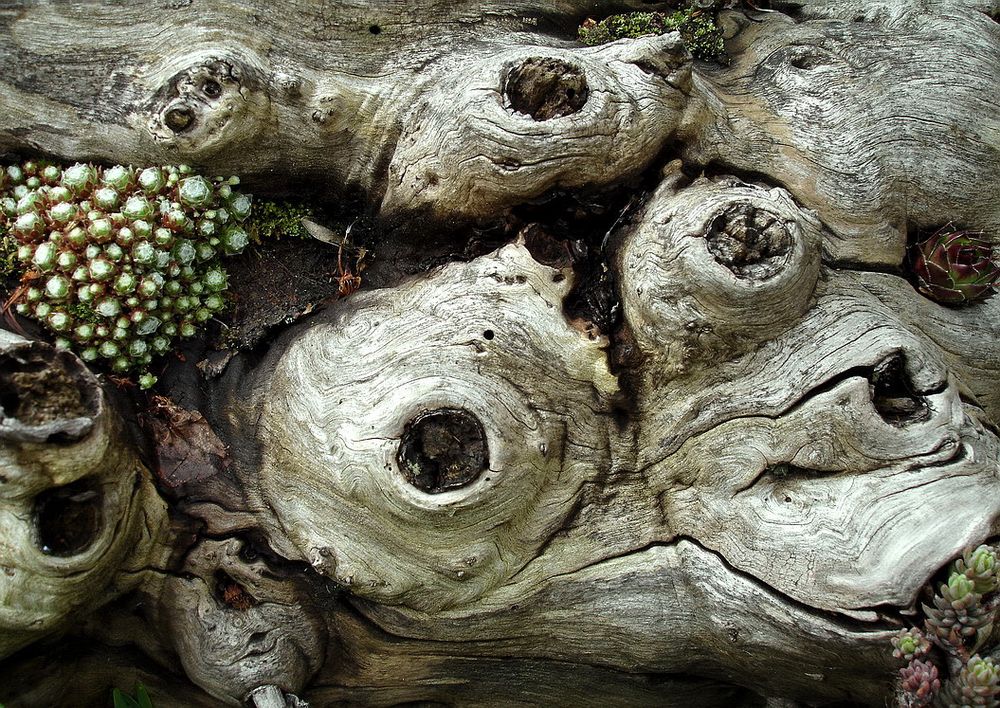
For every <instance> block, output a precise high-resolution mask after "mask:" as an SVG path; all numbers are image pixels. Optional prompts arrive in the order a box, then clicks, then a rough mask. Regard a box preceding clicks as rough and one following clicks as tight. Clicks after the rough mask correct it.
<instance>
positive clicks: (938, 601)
mask: <svg viewBox="0 0 1000 708" xmlns="http://www.w3.org/2000/svg"><path fill="white" fill-rule="evenodd" d="M975 590H976V584H975V582H974V581H973V580H970V579H969V578H968V577H966V576H965V574H964V573H957V572H954V573H952V574H951V576H950V577H949V578H948V582H947V584H942V585H941V586H940V591H939V592H938V593H937V594H935V596H934V599H933V602H934V607H928V606H927V605H924V606H923V609H924V615H925V617H926V620H925V622H924V626H925V628H926V629H927V633H928V635H929V636H931V638H932V639H934V640H935V641H936V642H937V644H938V645H939V646H941V647H942V648H943V649H945V650H947V651H949V652H951V653H953V654H958V655H960V654H962V653H963V652H964V651H965V649H966V645H967V644H969V643H971V644H972V646H973V650H974V649H975V648H976V647H978V645H979V643H980V642H981V640H982V639H984V638H985V636H986V635H988V634H989V632H990V630H991V629H992V627H993V617H994V614H995V613H994V611H993V610H992V609H990V608H987V607H985V606H984V605H983V603H982V595H981V594H979V593H977V592H976V591H975Z"/></svg>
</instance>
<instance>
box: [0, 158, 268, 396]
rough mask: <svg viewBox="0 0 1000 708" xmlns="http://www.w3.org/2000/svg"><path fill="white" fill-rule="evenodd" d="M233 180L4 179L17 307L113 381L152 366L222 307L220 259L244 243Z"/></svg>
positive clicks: (88, 172)
mask: <svg viewBox="0 0 1000 708" xmlns="http://www.w3.org/2000/svg"><path fill="white" fill-rule="evenodd" d="M238 183H239V180H238V179H237V178H235V177H231V178H228V179H226V178H222V177H215V178H213V179H207V178H205V177H202V176H200V175H196V174H193V173H192V171H191V169H190V168H189V167H187V166H186V165H180V166H167V167H149V168H146V169H136V168H133V167H122V166H115V167H108V168H102V167H98V166H94V165H90V164H80V163H78V164H75V165H73V166H72V167H68V168H66V169H65V170H63V169H61V168H60V167H57V166H55V165H51V164H46V163H43V162H26V163H24V164H22V165H12V166H9V167H7V168H6V170H4V171H2V172H0V230H2V231H3V232H5V233H7V234H9V237H11V238H13V239H14V240H15V241H16V243H17V257H18V260H19V261H20V263H21V264H22V267H23V270H24V275H23V277H22V280H21V283H22V285H21V287H20V288H19V289H18V291H17V293H16V296H15V298H14V299H13V302H14V303H15V304H16V307H17V312H18V314H21V315H25V316H28V317H32V318H34V319H36V320H38V321H39V322H41V323H43V324H44V325H46V326H47V327H48V329H50V330H51V331H52V332H53V333H54V334H55V337H56V344H57V345H58V346H60V347H64V348H70V349H73V350H74V351H76V352H77V353H78V354H79V356H80V357H81V358H82V359H83V360H84V361H87V362H102V363H104V364H106V365H107V366H108V367H110V369H111V370H112V371H114V372H115V373H120V374H124V373H127V372H139V374H140V375H139V384H140V386H142V387H143V388H148V387H150V386H152V385H153V384H154V383H155V381H156V379H155V377H154V376H153V375H152V374H151V373H149V370H148V369H149V365H150V364H151V362H152V361H153V357H155V356H156V355H160V354H164V353H166V352H168V351H170V349H171V348H172V344H173V342H174V340H175V339H176V338H177V337H191V336H193V335H194V334H196V333H197V331H198V330H199V328H200V327H201V326H203V325H204V324H205V322H207V321H208V320H209V319H210V318H212V317H213V315H215V313H217V312H219V311H220V310H222V309H223V307H224V306H225V299H224V294H223V291H224V290H225V289H226V287H227V277H226V272H225V270H224V269H223V268H222V267H221V265H220V256H223V255H229V254H235V253H239V252H240V251H242V250H243V248H244V247H245V246H246V245H247V243H248V242H249V238H248V236H247V233H246V232H245V231H244V230H243V228H242V227H241V222H243V220H244V219H246V218H247V216H248V215H249V214H250V198H249V197H248V196H246V195H243V194H240V193H238V192H236V191H234V190H233V187H234V186H235V185H237V184H238Z"/></svg>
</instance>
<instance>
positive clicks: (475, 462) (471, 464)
mask: <svg viewBox="0 0 1000 708" xmlns="http://www.w3.org/2000/svg"><path fill="white" fill-rule="evenodd" d="M397 460H398V462H399V468H400V470H401V471H402V473H403V476H404V477H405V478H406V481H407V482H409V483H410V484H412V485H413V486H414V487H416V488H417V489H419V490H421V491H422V492H426V493H428V494H440V493H441V492H445V491H448V490H450V489H457V488H459V487H464V486H466V485H468V484H471V483H472V482H474V481H475V480H476V479H478V478H479V476H480V475H481V474H482V473H483V472H484V471H485V470H486V469H488V468H489V450H488V449H487V445H486V432H485V431H484V430H483V425H482V423H480V422H479V419H478V418H476V417H475V416H474V415H472V414H471V413H469V412H468V411H464V410H453V409H441V410H435V411H428V412H426V413H422V414H420V415H419V416H417V417H416V418H414V419H413V420H412V421H410V422H409V423H408V424H407V426H406V428H405V430H404V431H403V436H402V438H401V440H400V443H399V452H398V454H397Z"/></svg>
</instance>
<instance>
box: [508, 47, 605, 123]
mask: <svg viewBox="0 0 1000 708" xmlns="http://www.w3.org/2000/svg"><path fill="white" fill-rule="evenodd" d="M503 93H504V96H505V97H506V100H507V103H508V105H509V106H510V108H511V109H513V110H514V111H516V112H517V113H522V114H524V115H527V116H531V117H532V118H534V119H535V120H538V121H542V120H549V119H551V118H560V117H562V116H568V115H570V114H572V113H576V112H577V111H579V110H580V109H581V108H583V106H584V104H585V103H586V102H587V96H588V95H589V93H590V91H589V88H588V86H587V77H586V76H584V73H583V71H582V70H581V69H580V68H579V67H576V66H573V65H572V64H569V63H568V62H565V61H562V60H561V59H542V58H531V59H526V60H525V61H524V63H522V64H521V65H520V66H518V67H516V68H514V69H512V70H511V72H510V73H509V74H508V75H507V79H506V81H505V82H504V87H503Z"/></svg>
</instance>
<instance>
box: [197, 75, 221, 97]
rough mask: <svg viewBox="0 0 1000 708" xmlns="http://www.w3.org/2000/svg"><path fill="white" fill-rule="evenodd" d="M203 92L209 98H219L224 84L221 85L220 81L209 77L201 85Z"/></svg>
mask: <svg viewBox="0 0 1000 708" xmlns="http://www.w3.org/2000/svg"><path fill="white" fill-rule="evenodd" d="M201 90H202V92H203V93H204V94H205V95H206V96H208V97H209V98H218V97H219V96H221V95H222V86H220V85H219V82H218V81H213V80H212V79H208V80H206V81H205V83H203V84H202V85H201Z"/></svg>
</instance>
